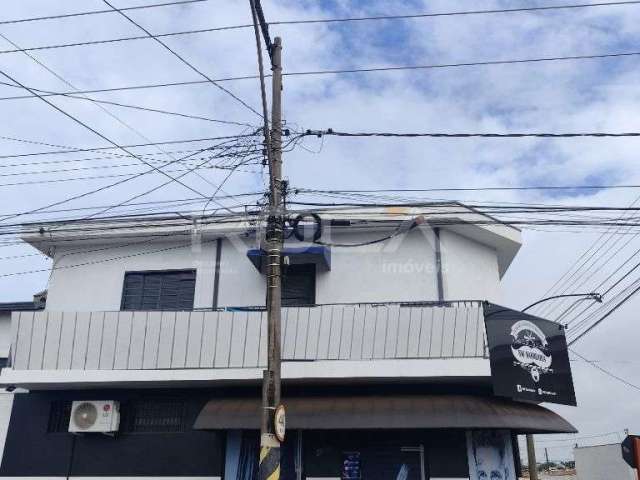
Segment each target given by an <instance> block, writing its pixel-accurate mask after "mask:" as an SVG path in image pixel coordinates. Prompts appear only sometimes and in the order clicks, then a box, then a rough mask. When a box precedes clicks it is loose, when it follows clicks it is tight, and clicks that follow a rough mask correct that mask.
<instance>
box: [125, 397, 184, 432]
mask: <svg viewBox="0 0 640 480" xmlns="http://www.w3.org/2000/svg"><path fill="white" fill-rule="evenodd" d="M122 413H123V417H122V422H121V430H122V431H123V432H127V433H179V432H184V431H185V430H186V404H185V402H184V401H181V400H134V401H131V402H128V403H127V404H126V406H125V408H124V409H122Z"/></svg>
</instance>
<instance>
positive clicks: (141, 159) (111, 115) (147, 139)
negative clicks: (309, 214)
mask: <svg viewBox="0 0 640 480" xmlns="http://www.w3.org/2000/svg"><path fill="white" fill-rule="evenodd" d="M105 3H107V2H105ZM107 4H108V3H107ZM109 6H110V7H111V5H109ZM120 13H121V15H123V16H125V18H128V17H126V15H125V14H124V13H122V12H120ZM0 36H1V37H2V38H4V39H5V40H6V41H7V42H9V43H11V44H12V45H13V46H14V47H18V48H21V47H20V46H19V45H17V44H16V43H14V42H13V41H11V40H10V39H9V38H7V37H6V36H5V35H3V34H1V33H0ZM160 43H162V42H160ZM167 48H168V47H167ZM24 54H25V55H26V56H27V57H29V58H30V59H31V60H33V61H34V62H35V63H37V64H38V65H39V66H41V67H42V68H44V69H45V70H47V71H48V72H49V73H51V74H52V75H53V76H54V77H56V78H57V79H58V80H60V81H61V82H63V83H64V84H65V85H68V86H69V87H71V88H72V89H74V90H78V89H77V87H76V86H75V85H73V84H72V83H71V82H69V81H68V80H66V79H65V78H63V77H62V76H61V75H60V74H58V73H57V72H55V71H54V70H52V69H51V68H50V67H48V66H47V65H45V64H44V63H43V62H41V61H40V60H39V59H37V58H36V57H35V56H34V55H32V54H31V53H29V52H26V51H25V52H24ZM5 76H6V75H5ZM8 78H9V77H8ZM16 83H17V82H16ZM223 90H224V89H223ZM225 91H226V90H225ZM229 93H230V92H229ZM231 95H232V96H233V94H231ZM234 98H235V97H234ZM40 99H41V100H43V101H44V102H46V103H47V104H49V105H51V106H53V107H54V108H56V110H58V111H60V112H61V113H64V114H65V115H67V116H68V117H69V118H71V119H72V120H75V121H76V122H77V123H80V124H81V125H82V126H84V127H85V128H88V129H89V130H91V131H92V132H93V133H95V134H97V135H99V136H100V137H101V138H103V139H105V140H108V141H110V140H109V139H108V138H107V137H105V136H104V135H102V134H100V133H99V132H97V131H96V130H94V129H92V128H91V127H88V125H87V124H85V123H83V122H80V121H79V120H78V119H77V118H76V117H73V116H71V115H69V114H67V113H66V112H65V111H63V110H62V109H60V108H58V107H56V106H55V105H54V104H53V103H51V102H49V101H48V100H46V99H43V98H40ZM89 100H90V99H89ZM238 100H239V99H238ZM95 104H96V105H97V107H98V108H99V109H100V110H102V111H103V112H105V113H106V114H107V115H109V116H110V117H111V118H113V119H114V120H116V121H117V122H118V123H120V124H121V125H122V126H124V127H125V128H127V129H129V130H131V131H132V132H134V133H135V134H137V135H138V136H140V137H141V138H142V139H144V140H145V141H147V142H150V139H149V138H148V137H146V136H145V135H144V134H143V133H141V132H140V131H139V130H137V129H136V128H134V127H133V126H131V125H129V124H128V123H127V122H125V121H124V120H122V119H121V118H119V117H118V116H116V115H115V114H113V113H112V112H111V111H110V110H108V109H107V108H106V107H104V106H103V105H102V104H100V103H97V102H96V103H95ZM110 143H112V144H114V145H115V143H114V142H112V141H110ZM156 148H157V149H158V150H160V151H162V149H161V148H160V147H159V146H156ZM123 150H124V149H123ZM125 152H126V153H130V152H127V151H126V150H125ZM163 153H164V152H163ZM168 156H169V157H170V158H171V159H172V160H174V161H176V160H177V159H176V158H175V157H173V156H171V155H168ZM138 160H140V161H142V162H143V163H145V164H146V165H148V166H151V167H154V168H156V167H155V166H154V165H153V164H152V163H150V162H147V161H146V160H144V159H143V158H141V157H140V158H138ZM157 168H158V172H161V170H160V168H162V166H160V167H157ZM195 173H196V175H197V176H198V177H200V178H201V179H202V180H204V181H205V182H207V183H209V184H210V185H212V186H214V187H216V185H213V184H212V183H211V182H210V181H209V180H207V179H206V178H204V177H202V175H200V174H199V173H198V172H195ZM165 176H168V177H169V178H174V177H171V176H170V175H167V174H166V173H165ZM176 182H177V183H179V184H181V185H183V186H185V187H187V188H190V189H191V190H192V191H193V192H194V193H199V192H198V191H197V190H194V189H192V188H191V187H189V186H188V185H186V184H184V183H183V182H180V181H178V180H176ZM219 190H220V188H216V192H218V191H219Z"/></svg>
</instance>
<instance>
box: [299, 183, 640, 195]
mask: <svg viewBox="0 0 640 480" xmlns="http://www.w3.org/2000/svg"><path fill="white" fill-rule="evenodd" d="M636 188H640V184H638V185H636V184H629V185H525V186H520V187H496V186H490V187H443V188H395V189H360V190H359V189H355V190H315V189H310V188H303V187H301V188H294V189H292V191H294V192H295V193H298V192H300V193H428V192H487V191H511V190H613V189H636Z"/></svg>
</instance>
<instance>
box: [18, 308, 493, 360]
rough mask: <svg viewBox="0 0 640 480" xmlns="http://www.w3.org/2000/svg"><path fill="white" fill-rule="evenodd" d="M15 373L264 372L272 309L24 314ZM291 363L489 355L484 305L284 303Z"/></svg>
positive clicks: (284, 348) (286, 352)
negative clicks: (186, 370)
mask: <svg viewBox="0 0 640 480" xmlns="http://www.w3.org/2000/svg"><path fill="white" fill-rule="evenodd" d="M12 321H13V325H12V328H13V332H14V334H13V342H12V348H11V360H12V366H13V369H14V370H49V371H50V370H92V371H95V370H164V369H181V370H185V369H217V368H234V369H237V368H260V367H264V366H265V364H266V350H267V348H266V347H267V324H266V323H267V315H266V313H265V312H264V311H255V310H235V311H234V310H230V311H212V312H204V311H195V312H49V311H41V312H20V313H15V314H14V316H13V320H12ZM281 335H282V357H283V360H285V361H318V360H344V361H356V360H358V361H363V360H384V359H387V360H389V359H436V358H444V359H446V358H482V357H485V356H486V341H485V330H484V322H483V318H482V307H481V305H480V304H478V303H473V302H467V303H457V304H451V305H447V306H423V305H398V304H380V305H378V304H365V305H323V306H317V307H295V308H294V307H291V308H285V309H283V315H282V331H281Z"/></svg>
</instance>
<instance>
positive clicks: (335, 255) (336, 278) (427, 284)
mask: <svg viewBox="0 0 640 480" xmlns="http://www.w3.org/2000/svg"><path fill="white" fill-rule="evenodd" d="M384 235H385V232H373V233H364V232H360V233H345V234H337V235H334V236H333V238H332V240H333V242H335V243H345V244H353V243H359V242H364V241H367V240H371V239H372V238H379V237H382V236H384ZM435 258H436V256H435V248H434V234H433V231H432V230H430V229H420V230H418V229H416V230H413V231H411V232H410V233H409V234H408V235H406V236H401V237H396V238H394V239H392V240H390V241H388V242H384V243H377V244H373V245H369V246H363V247H357V248H340V247H332V249H331V271H330V272H321V273H320V274H319V275H318V278H317V292H316V301H317V303H334V302H338V303H339V302H379V301H391V302H401V301H419V300H437V299H438V291H437V282H436V260H435Z"/></svg>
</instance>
